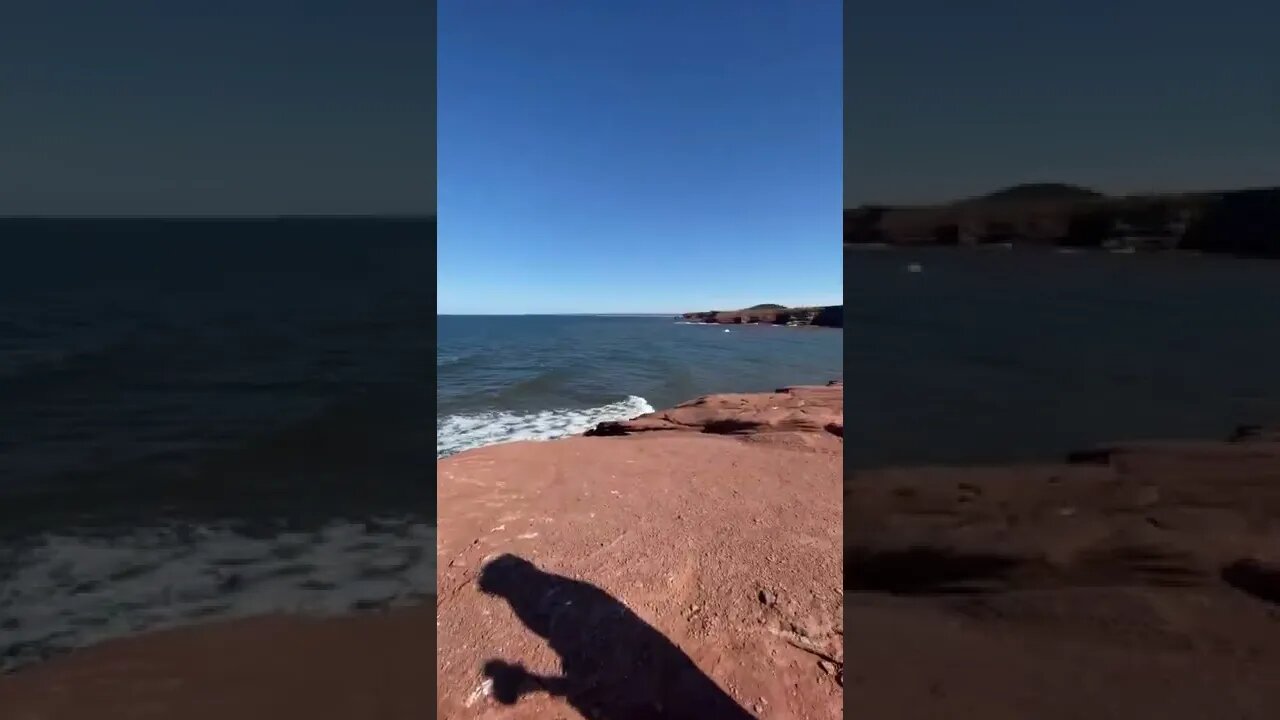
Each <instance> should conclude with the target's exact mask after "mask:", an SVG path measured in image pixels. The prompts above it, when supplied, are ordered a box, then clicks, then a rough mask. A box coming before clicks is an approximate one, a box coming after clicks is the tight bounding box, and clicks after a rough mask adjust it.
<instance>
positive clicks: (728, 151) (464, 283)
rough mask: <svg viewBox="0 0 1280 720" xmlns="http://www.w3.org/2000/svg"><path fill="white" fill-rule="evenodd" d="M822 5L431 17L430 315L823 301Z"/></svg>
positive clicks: (837, 266)
mask: <svg viewBox="0 0 1280 720" xmlns="http://www.w3.org/2000/svg"><path fill="white" fill-rule="evenodd" d="M840 17H841V6H840V3H839V2H838V1H837V0H808V1H806V2H741V1H739V0H699V1H698V2H687V1H685V0H610V1H609V2H600V1H599V0H557V1H556V2H545V3H544V2H532V1H531V0H516V1H506V0H504V1H502V2H499V1H498V0H444V1H443V2H441V3H440V14H439V42H440V52H439V78H438V81H439V118H438V120H439V131H438V138H437V139H438V152H439V176H438V182H439V194H438V198H439V252H438V258H439V270H438V280H439V290H438V297H439V311H440V312H441V313H443V314H450V313H561V312H565V313H567V312H675V311H687V310H699V309H712V308H717V309H719V308H735V307H743V306H747V305H752V304H755V303H761V302H778V303H784V304H801V303H838V302H840V299H841V296H842V288H841V245H840V236H841V235H840V234H841V229H840V224H841V216H840V206H841V197H840V186H841V162H842V160H841V132H842V123H841V112H842V86H841V73H842V56H841V25H840Z"/></svg>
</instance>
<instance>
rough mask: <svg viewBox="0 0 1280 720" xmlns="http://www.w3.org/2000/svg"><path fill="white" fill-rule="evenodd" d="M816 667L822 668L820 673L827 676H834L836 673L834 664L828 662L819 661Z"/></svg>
mask: <svg viewBox="0 0 1280 720" xmlns="http://www.w3.org/2000/svg"><path fill="white" fill-rule="evenodd" d="M818 667H820V668H822V672H824V673H826V674H828V675H834V674H835V672H836V664H835V663H833V662H831V661H830V660H819V661H818Z"/></svg>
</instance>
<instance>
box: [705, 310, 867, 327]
mask: <svg viewBox="0 0 1280 720" xmlns="http://www.w3.org/2000/svg"><path fill="white" fill-rule="evenodd" d="M680 317H681V318H683V319H684V320H688V321H690V322H703V323H712V324H719V325H741V324H750V323H760V324H764V325H813V326H817V327H844V306H843V305H825V306H809V307H793V308H789V307H785V306H782V305H772V304H766V305H754V306H752V307H749V308H745V309H743V310H707V311H704V312H690V313H685V314H684V315H681V316H680Z"/></svg>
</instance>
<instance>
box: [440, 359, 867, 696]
mask: <svg viewBox="0 0 1280 720" xmlns="http://www.w3.org/2000/svg"><path fill="white" fill-rule="evenodd" d="M843 396H844V391H843V386H842V385H841V384H831V385H827V386H802V387H796V388H787V389H784V390H782V391H779V392H775V393H756V394H725V395H709V396H704V397H702V398H698V399H696V400H692V401H689V402H686V403H682V404H680V405H677V406H676V407H673V408H669V409H667V410H663V411H659V412H655V413H650V414H646V415H643V416H640V417H638V418H635V419H632V420H627V421H617V422H607V423H601V424H600V425H598V426H596V428H594V429H592V430H591V431H590V432H588V433H587V434H586V435H584V436H579V437H571V438H563V439H560V440H552V441H549V442H517V443H505V444H501V445H494V446H489V447H485V448H479V449H475V450H470V451H467V452H464V453H459V454H458V455H454V456H451V457H449V458H446V459H444V460H442V461H440V462H439V463H438V464H437V467H438V469H439V496H440V501H439V506H440V507H441V508H442V509H443V512H442V514H441V516H440V518H439V535H438V537H439V540H438V543H439V545H438V551H439V557H438V562H437V567H438V568H439V569H438V579H437V585H438V587H439V588H440V599H439V601H438V605H437V610H438V612H439V617H440V624H439V633H440V634H439V644H440V653H439V662H440V665H439V671H438V672H439V674H438V676H437V677H438V682H439V687H440V688H441V698H440V705H439V709H440V717H441V718H462V717H476V716H477V715H478V714H480V715H479V716H487V715H486V714H484V713H487V712H498V711H499V709H500V708H505V711H504V712H503V714H502V715H501V716H502V717H504V718H542V717H556V716H559V715H565V716H574V712H575V711H576V712H577V713H579V714H584V715H587V714H590V713H591V712H593V711H594V712H596V713H597V714H598V715H599V716H602V717H633V716H644V715H645V714H648V713H653V712H654V711H655V706H656V707H662V708H667V710H666V712H667V713H668V715H666V716H669V717H686V716H687V717H690V718H693V717H711V716H715V717H734V718H737V717H741V718H749V717H758V716H761V715H763V716H766V717H796V718H800V717H833V716H836V715H838V714H839V712H840V708H841V707H842V700H843V693H842V688H841V686H840V684H839V678H840V673H841V672H842V670H841V662H842V661H841V658H842V655H843V643H842V634H841V633H842V632H843V630H842V628H843V619H842V611H841V610H842V604H843V600H842V593H841V591H840V588H839V581H838V579H837V577H838V575H839V572H840V566H839V556H840V543H839V537H840V532H841V525H840V508H839V495H838V492H839V484H840V477H841V473H842V459H843V440H842V439H841V437H840V436H839V434H836V433H835V432H833V431H832V430H833V429H834V426H839V427H840V428H841V429H842V413H843ZM449 508H453V509H454V510H453V511H452V512H450V511H449ZM495 574H496V579H491V578H494V577H495ZM504 577H517V578H522V579H521V580H520V582H518V583H515V582H509V583H504V582H503V578H504ZM521 587H531V588H537V591H536V592H535V591H530V592H529V594H526V593H524V592H522V591H520V590H519V588H521ZM557 596H558V597H563V598H564V603H563V604H562V605H558V606H553V607H552V608H548V607H547V606H546V605H545V604H544V603H545V601H544V600H541V599H540V598H544V597H557ZM655 658H656V660H655ZM828 658H830V659H828ZM579 667H582V668H583V669H582V670H579V669H578V668H579ZM512 668H517V670H514V671H513V670H511V669H512ZM588 668H590V670H589V671H588ZM556 688H562V689H563V691H564V692H565V693H567V696H568V697H571V698H575V699H574V700H566V699H565V698H566V695H564V694H562V693H561V691H560V690H556ZM547 689H552V690H553V691H552V692H546V690H547ZM582 698H590V701H587V700H582ZM584 702H588V703H589V704H590V703H594V704H590V706H588V707H579V706H578V705H575V704H574V703H579V704H581V703H584ZM699 707H709V708H716V709H717V710H716V712H714V713H710V714H706V713H704V714H699V710H698V709H697V708H699ZM637 713H638V714H637Z"/></svg>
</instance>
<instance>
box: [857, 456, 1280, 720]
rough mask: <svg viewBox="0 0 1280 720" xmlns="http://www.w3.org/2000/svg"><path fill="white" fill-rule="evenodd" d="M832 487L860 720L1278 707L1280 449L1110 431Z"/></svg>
mask: <svg viewBox="0 0 1280 720" xmlns="http://www.w3.org/2000/svg"><path fill="white" fill-rule="evenodd" d="M1075 459H1076V460H1077V461H1082V460H1087V461H1088V462H1075V463H1071V464H1059V465H1039V466H1030V465H1028V466H1022V467H1017V466H1014V467H1002V468H897V469H888V470H878V471H874V472H867V473H862V474H859V475H858V476H857V477H853V478H850V479H849V481H848V482H847V484H846V487H845V499H844V508H845V522H846V528H847V531H846V535H845V561H844V562H845V566H844V570H845V585H846V588H847V589H848V590H849V592H850V595H849V596H848V603H847V608H848V610H847V612H848V618H849V623H850V625H851V626H853V628H854V630H853V631H852V634H851V638H852V637H857V638H859V641H858V642H856V643H854V642H851V643H850V644H849V647H848V651H849V655H850V658H849V659H848V660H847V668H848V673H847V675H848V678H849V681H848V683H847V685H846V688H847V692H848V694H849V695H848V697H849V705H850V707H858V708H861V709H862V710H863V711H864V712H865V713H867V714H868V716H869V717H901V718H925V717H982V718H1010V719H1013V718H1025V717H1036V718H1064V719H1065V718H1080V717H1116V718H1131V717H1134V718H1136V717H1165V718H1208V717H1214V718H1217V717H1224V718H1225V717H1231V718H1259V719H1262V718H1273V717H1280V564H1278V563H1277V560H1280V443H1277V442H1275V441H1269V442H1268V441H1266V440H1261V439H1257V438H1254V439H1251V440H1250V441H1249V442H1159V443H1157V442H1144V443H1122V444H1118V445H1114V446H1110V447H1108V448H1104V449H1102V450H1100V451H1094V452H1090V453H1083V454H1077V455H1076V456H1075Z"/></svg>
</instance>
